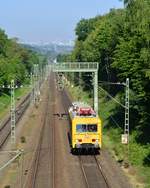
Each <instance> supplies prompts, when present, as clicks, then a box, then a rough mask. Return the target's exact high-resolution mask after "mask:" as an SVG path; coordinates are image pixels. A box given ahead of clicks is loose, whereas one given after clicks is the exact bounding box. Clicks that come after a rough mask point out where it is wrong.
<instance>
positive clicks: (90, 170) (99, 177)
mask: <svg viewBox="0 0 150 188" xmlns="http://www.w3.org/2000/svg"><path fill="white" fill-rule="evenodd" d="M79 162H80V167H81V170H82V173H83V177H84V180H85V184H86V187H87V188H98V187H100V188H101V187H102V188H110V186H109V184H108V181H107V178H106V176H105V175H104V173H103V171H102V167H101V166H100V163H99V162H98V160H97V158H96V156H95V155H86V156H84V155H80V156H79Z"/></svg>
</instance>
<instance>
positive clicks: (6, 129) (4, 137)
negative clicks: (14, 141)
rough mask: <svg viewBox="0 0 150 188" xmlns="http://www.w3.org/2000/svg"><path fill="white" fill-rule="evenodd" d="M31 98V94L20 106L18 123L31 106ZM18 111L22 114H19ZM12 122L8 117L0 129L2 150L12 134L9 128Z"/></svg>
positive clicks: (17, 116) (0, 146)
mask: <svg viewBox="0 0 150 188" xmlns="http://www.w3.org/2000/svg"><path fill="white" fill-rule="evenodd" d="M29 97H30V94H28V95H27V96H26V97H25V98H24V100H23V101H22V102H21V103H20V104H19V105H18V107H17V108H18V110H16V112H15V113H16V123H18V122H19V120H20V119H21V117H22V116H23V114H24V112H25V111H26V109H27V107H28V106H29ZM18 111H19V112H20V113H19V114H18ZM10 121H11V118H10V117H8V119H7V120H6V121H5V122H4V123H3V125H2V126H1V128H0V148H2V146H3V145H4V144H5V142H6V141H7V139H8V137H9V135H10V133H11V129H10V127H8V126H9V123H10Z"/></svg>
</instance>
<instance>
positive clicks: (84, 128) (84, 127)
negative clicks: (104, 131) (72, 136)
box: [76, 124, 97, 133]
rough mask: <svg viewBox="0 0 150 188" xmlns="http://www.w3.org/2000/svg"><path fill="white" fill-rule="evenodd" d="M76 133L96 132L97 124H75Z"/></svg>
mask: <svg viewBox="0 0 150 188" xmlns="http://www.w3.org/2000/svg"><path fill="white" fill-rule="evenodd" d="M76 132H78V133H83V132H97V124H77V126H76Z"/></svg>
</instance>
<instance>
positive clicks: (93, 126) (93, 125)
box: [87, 124, 97, 132]
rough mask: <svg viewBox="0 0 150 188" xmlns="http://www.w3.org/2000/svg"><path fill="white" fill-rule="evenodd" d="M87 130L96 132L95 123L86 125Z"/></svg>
mask: <svg viewBox="0 0 150 188" xmlns="http://www.w3.org/2000/svg"><path fill="white" fill-rule="evenodd" d="M87 132H97V125H96V124H89V125H87Z"/></svg>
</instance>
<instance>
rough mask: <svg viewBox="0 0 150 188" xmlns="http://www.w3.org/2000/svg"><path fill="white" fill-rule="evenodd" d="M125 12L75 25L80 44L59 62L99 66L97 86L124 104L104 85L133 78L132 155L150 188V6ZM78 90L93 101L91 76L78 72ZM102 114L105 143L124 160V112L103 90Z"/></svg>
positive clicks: (114, 88)
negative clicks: (80, 89)
mask: <svg viewBox="0 0 150 188" xmlns="http://www.w3.org/2000/svg"><path fill="white" fill-rule="evenodd" d="M124 3H125V8H124V9H117V10H116V9H111V10H110V12H109V13H108V14H105V15H100V16H96V17H95V18H91V19H82V20H81V21H80V22H79V23H78V24H77V26H76V29H75V32H76V41H75V47H74V50H73V52H72V53H71V54H70V55H65V56H59V57H58V61H68V62H70V63H71V62H73V61H76V62H86V61H88V62H99V73H98V74H99V82H100V85H99V87H102V88H103V89H104V90H105V91H107V92H108V93H109V94H110V95H111V96H113V97H114V98H116V99H117V100H118V101H119V102H120V103H122V104H124V96H125V95H124V93H125V91H124V89H125V88H124V87H123V86H121V85H105V84H104V83H103V82H113V83H116V82H125V80H126V78H127V77H128V78H129V79H130V148H129V149H130V155H129V163H130V164H131V165H132V166H134V167H135V169H136V171H137V172H136V173H137V174H138V173H139V175H140V177H141V182H144V183H145V184H144V185H145V186H146V187H149V186H150V19H149V18H150V1H149V0H130V1H129V0H128V1H127V0H126V1H125V2H124ZM70 79H71V80H72V81H73V80H74V85H75V86H77V87H78V85H81V86H82V90H83V91H84V92H86V93H87V96H89V97H92V96H93V93H92V90H91V88H92V75H91V74H88V75H87V74H82V75H81V74H78V73H75V74H74V77H73V76H70ZM99 91H100V92H99V94H100V96H99V100H100V109H99V113H100V115H101V117H102V119H103V122H104V134H105V135H106V136H107V137H106V142H107V143H108V144H109V146H110V147H111V149H112V150H113V151H114V152H115V154H116V155H117V156H118V160H119V161H122V160H124V148H123V147H122V145H121V144H120V142H121V138H120V136H121V134H122V133H123V128H124V109H123V108H122V107H121V106H119V105H118V104H115V102H114V101H113V100H112V99H110V98H109V97H108V95H107V93H106V92H104V91H103V90H101V89H100V90H99Z"/></svg>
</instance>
